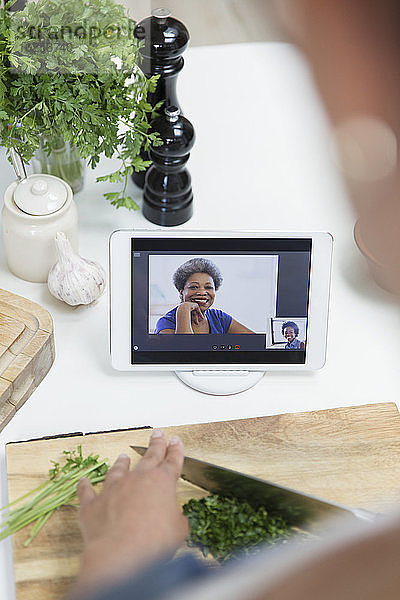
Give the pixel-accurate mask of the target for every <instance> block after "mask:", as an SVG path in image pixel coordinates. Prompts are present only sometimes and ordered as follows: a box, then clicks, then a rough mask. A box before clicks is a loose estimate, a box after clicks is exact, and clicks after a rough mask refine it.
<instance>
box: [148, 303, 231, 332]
mask: <svg viewBox="0 0 400 600" xmlns="http://www.w3.org/2000/svg"><path fill="white" fill-rule="evenodd" d="M177 308H178V307H177V306H175V308H173V309H172V310H170V311H168V312H167V313H166V314H165V315H164V316H163V317H160V318H159V319H158V321H157V324H156V328H155V330H154V333H160V331H162V330H163V329H173V330H174V331H175V328H176V311H177ZM206 317H207V320H208V323H209V325H210V333H228V329H229V327H230V325H231V323H232V317H231V316H230V315H228V314H227V313H225V312H224V311H223V310H219V309H218V308H209V309H207V311H206Z"/></svg>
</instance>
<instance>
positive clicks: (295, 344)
mask: <svg viewBox="0 0 400 600" xmlns="http://www.w3.org/2000/svg"><path fill="white" fill-rule="evenodd" d="M301 344H302V342H301V341H300V340H299V339H298V338H294V340H293V341H292V342H288V343H287V344H286V346H285V350H301Z"/></svg>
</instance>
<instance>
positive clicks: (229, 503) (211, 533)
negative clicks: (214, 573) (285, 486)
mask: <svg viewBox="0 0 400 600" xmlns="http://www.w3.org/2000/svg"><path fill="white" fill-rule="evenodd" d="M183 513H184V514H185V515H186V516H187V517H188V519H189V523H190V535H189V539H188V545H189V546H197V547H199V548H200V549H201V551H202V552H203V555H204V556H208V554H211V555H212V556H213V557H214V558H215V559H216V560H218V561H219V562H221V563H222V562H224V561H226V560H228V559H232V558H235V557H237V556H238V555H239V554H250V553H254V552H257V551H258V550H259V548H260V545H261V544H268V545H273V544H276V543H277V542H280V541H284V540H286V539H287V538H288V537H290V535H291V534H292V532H291V530H290V527H289V525H288V524H287V523H286V521H285V520H284V519H283V518H282V517H279V516H274V515H270V514H269V513H268V512H267V510H266V509H265V508H264V507H260V508H258V509H255V508H253V507H252V506H250V504H248V503H247V502H242V501H240V500H238V499H236V498H225V497H222V496H218V495H216V494H212V495H210V496H207V497H206V498H201V499H200V500H196V499H192V500H189V502H187V503H186V504H185V505H184V506H183Z"/></svg>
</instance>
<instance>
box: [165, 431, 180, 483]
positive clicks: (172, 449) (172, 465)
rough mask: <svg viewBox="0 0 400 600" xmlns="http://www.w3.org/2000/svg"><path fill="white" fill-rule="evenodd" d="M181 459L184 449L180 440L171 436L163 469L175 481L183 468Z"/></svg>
mask: <svg viewBox="0 0 400 600" xmlns="http://www.w3.org/2000/svg"><path fill="white" fill-rule="evenodd" d="M183 459H184V449H183V442H182V440H181V439H180V438H179V437H178V436H176V435H173V436H172V438H171V439H170V440H169V444H168V448H167V453H166V455H165V459H164V465H165V468H166V469H167V470H168V471H169V472H170V473H171V474H173V475H174V476H175V478H176V479H179V477H180V474H181V473H182V467H183Z"/></svg>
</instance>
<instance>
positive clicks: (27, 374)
mask: <svg viewBox="0 0 400 600" xmlns="http://www.w3.org/2000/svg"><path fill="white" fill-rule="evenodd" d="M53 361H54V335H53V321H52V318H51V316H50V314H49V313H48V312H47V310H45V309H44V308H43V307H42V306H40V305H39V304H36V303H35V302H32V301H31V300H27V299H26V298H22V297H21V296H17V295H15V294H11V292H6V291H5V290H1V289H0V431H1V430H2V429H4V427H5V426H6V425H7V423H8V422H9V421H10V419H12V417H13V416H14V415H15V413H16V411H17V410H18V409H19V408H21V406H22V405H23V404H24V402H26V400H27V399H28V398H29V396H30V395H31V394H32V392H33V391H34V390H35V389H36V388H37V386H38V385H39V383H40V382H41V381H42V379H43V378H44V376H45V375H46V373H47V372H48V370H49V369H50V367H51V365H52V364H53Z"/></svg>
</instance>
